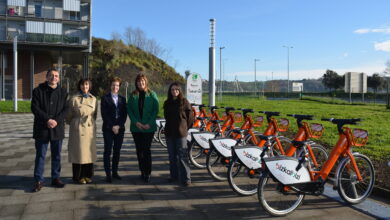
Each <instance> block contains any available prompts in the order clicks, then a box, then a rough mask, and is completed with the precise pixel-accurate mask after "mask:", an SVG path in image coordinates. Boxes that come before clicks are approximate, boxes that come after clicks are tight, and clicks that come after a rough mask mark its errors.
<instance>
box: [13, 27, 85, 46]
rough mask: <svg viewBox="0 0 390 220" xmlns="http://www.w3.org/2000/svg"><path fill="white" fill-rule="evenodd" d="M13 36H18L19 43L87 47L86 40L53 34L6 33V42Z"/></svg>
mask: <svg viewBox="0 0 390 220" xmlns="http://www.w3.org/2000/svg"><path fill="white" fill-rule="evenodd" d="M15 36H18V41H19V42H34V43H47V44H67V45H85V46H87V45H88V40H85V39H84V40H82V41H81V40H80V37H78V36H67V35H54V34H36V33H24V34H22V33H19V32H15V31H12V32H8V33H7V40H8V41H12V40H13V39H14V37H15Z"/></svg>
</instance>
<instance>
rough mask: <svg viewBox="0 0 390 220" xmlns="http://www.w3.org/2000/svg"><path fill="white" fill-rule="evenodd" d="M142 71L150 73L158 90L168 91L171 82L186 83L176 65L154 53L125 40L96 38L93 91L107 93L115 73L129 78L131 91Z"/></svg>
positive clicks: (92, 57) (150, 84)
mask: <svg viewBox="0 0 390 220" xmlns="http://www.w3.org/2000/svg"><path fill="white" fill-rule="evenodd" d="M138 73H144V74H145V75H147V77H148V79H149V86H150V87H151V88H152V89H153V90H155V91H156V92H158V93H165V92H166V88H167V85H168V84H170V83H171V82H174V81H178V82H181V83H184V78H183V77H182V76H181V75H179V73H177V72H176V71H175V69H173V68H172V67H171V66H169V65H168V64H166V63H165V62H164V61H163V60H161V59H159V58H157V57H156V56H154V55H152V54H150V53H147V52H145V51H143V50H141V49H139V48H137V47H134V46H131V45H126V44H124V43H123V42H122V41H116V40H105V39H101V38H93V42H92V54H91V57H90V77H91V78H92V80H93V84H94V87H93V90H92V93H93V94H95V95H98V96H100V95H102V94H104V93H105V92H106V91H107V89H108V81H109V78H110V77H112V76H119V77H120V78H122V79H123V81H125V82H128V83H129V91H132V90H133V89H134V80H135V77H136V75H137V74H138ZM122 87H124V86H122ZM122 90H123V91H121V93H124V88H122Z"/></svg>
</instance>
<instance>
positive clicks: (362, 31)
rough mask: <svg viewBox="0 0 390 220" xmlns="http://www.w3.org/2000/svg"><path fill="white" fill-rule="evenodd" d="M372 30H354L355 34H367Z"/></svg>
mask: <svg viewBox="0 0 390 220" xmlns="http://www.w3.org/2000/svg"><path fill="white" fill-rule="evenodd" d="M369 32H370V29H357V30H355V31H354V33H355V34H367V33H369Z"/></svg>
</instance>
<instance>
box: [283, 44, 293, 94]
mask: <svg viewBox="0 0 390 220" xmlns="http://www.w3.org/2000/svg"><path fill="white" fill-rule="evenodd" d="M283 47H285V48H287V97H288V96H289V93H290V48H291V49H292V48H293V47H292V46H285V45H283Z"/></svg>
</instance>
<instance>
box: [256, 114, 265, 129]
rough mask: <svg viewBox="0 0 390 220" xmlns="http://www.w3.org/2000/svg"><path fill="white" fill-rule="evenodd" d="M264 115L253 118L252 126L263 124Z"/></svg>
mask: <svg viewBox="0 0 390 220" xmlns="http://www.w3.org/2000/svg"><path fill="white" fill-rule="evenodd" d="M263 121H264V117H263V116H257V117H256V118H255V120H254V123H253V127H255V128H258V127H261V126H262V125H263Z"/></svg>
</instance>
